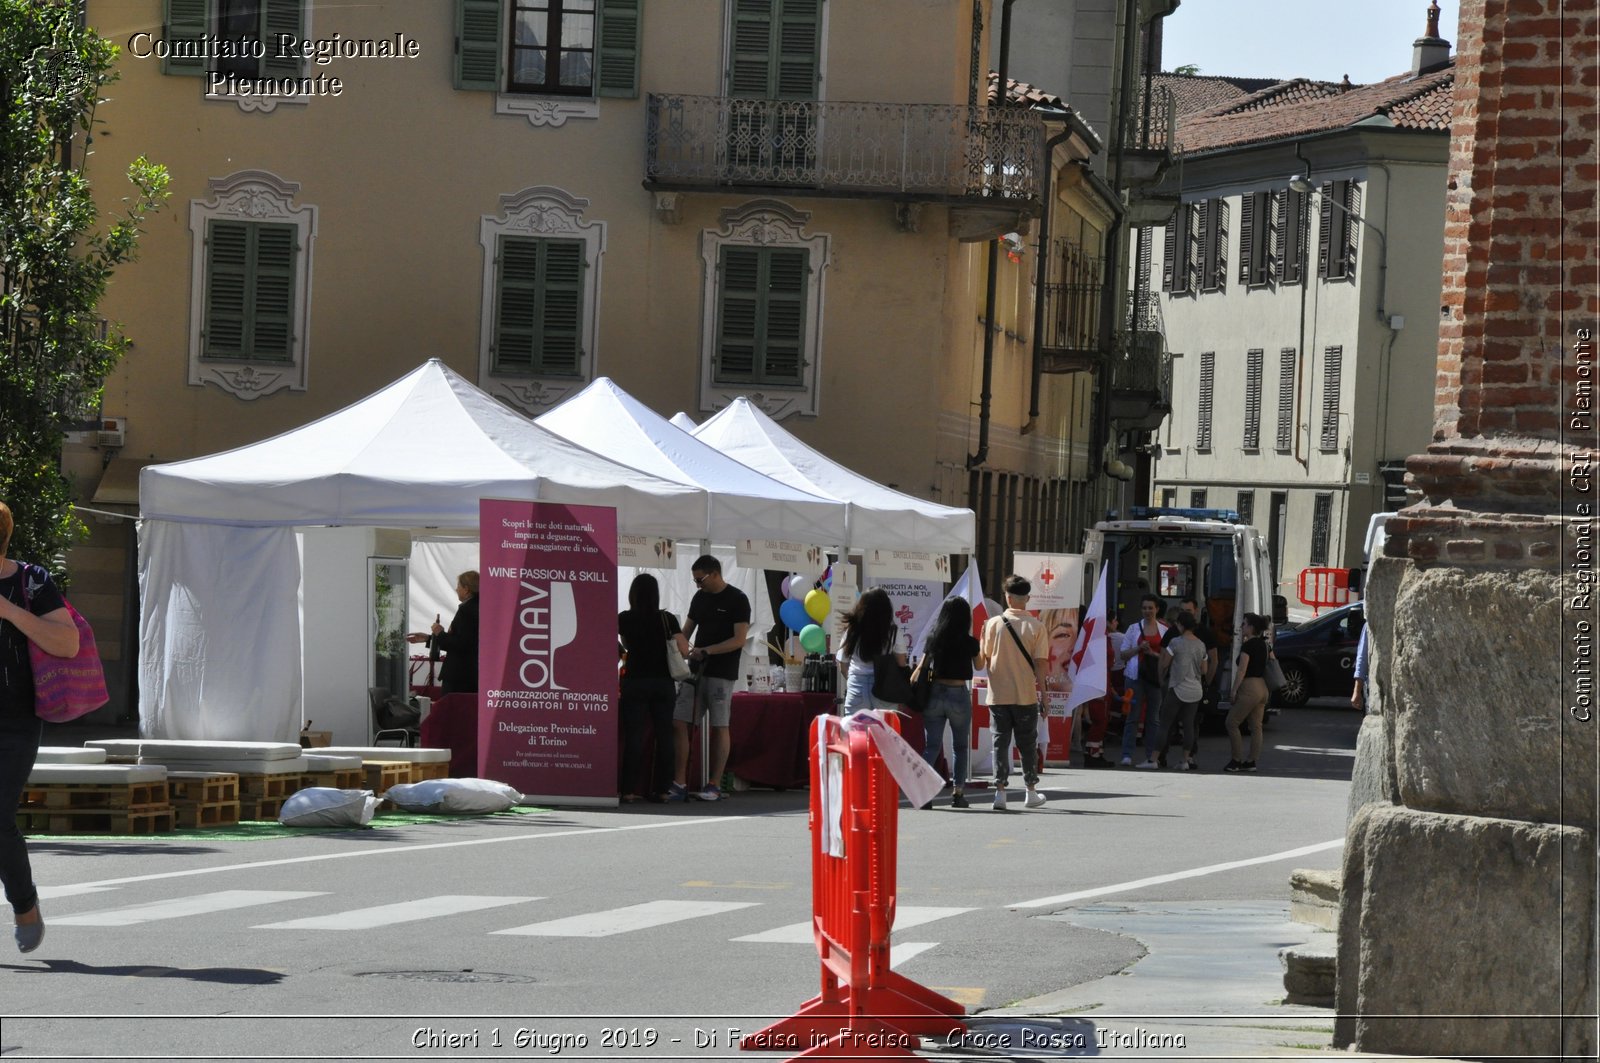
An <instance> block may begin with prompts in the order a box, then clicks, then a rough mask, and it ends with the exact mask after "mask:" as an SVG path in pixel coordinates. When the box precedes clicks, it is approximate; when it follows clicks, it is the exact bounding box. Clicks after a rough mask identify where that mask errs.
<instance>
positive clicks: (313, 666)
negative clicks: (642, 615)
mask: <svg viewBox="0 0 1600 1063" xmlns="http://www.w3.org/2000/svg"><path fill="white" fill-rule="evenodd" d="M139 495H140V498H139V502H140V513H141V518H142V519H141V523H140V529H139V584H140V591H141V602H140V648H139V658H140V660H139V681H140V731H141V733H142V734H144V735H146V736H148V737H156V738H200V739H244V740H250V739H256V740H263V739H264V740H293V737H294V735H295V734H296V733H297V732H298V730H299V729H300V726H301V723H302V718H303V717H304V718H309V719H314V720H316V721H317V722H318V724H319V726H325V725H329V724H331V725H333V726H332V729H334V730H335V731H336V732H338V731H339V730H341V729H342V728H348V729H349V730H350V731H351V732H352V736H355V735H360V736H362V737H363V738H364V735H365V731H366V726H367V724H366V719H367V712H368V709H367V703H366V690H365V686H366V678H365V660H366V658H367V657H368V656H370V653H371V642H370V636H369V634H368V617H367V615H366V612H367V606H366V602H367V595H366V589H365V584H366V579H367V571H366V562H365V559H366V558H367V557H369V556H372V555H374V554H390V555H399V556H405V555H406V553H407V552H408V550H409V537H408V534H407V533H409V532H411V531H412V530H420V529H459V530H461V532H462V533H463V534H465V533H469V532H470V531H471V530H472V529H475V528H476V527H477V525H478V500H479V499H480V498H489V497H492V498H512V499H527V500H543V501H552V502H564V503H568V504H587V505H601V506H612V507H615V508H616V510H617V521H618V526H619V527H620V528H621V529H623V530H625V531H628V532H632V533H637V534H643V535H660V536H670V537H687V536H690V535H694V534H697V533H698V531H697V530H698V529H699V528H701V527H703V525H704V521H705V513H706V498H705V492H704V491H703V490H701V489H700V488H698V487H693V486H690V485H687V484H683V483H677V482H672V481H668V480H663V479H660V478H658V477H654V476H651V475H649V474H648V473H644V472H641V471H639V470H637V469H632V468H629V467H627V466H625V465H621V464H619V463H617V462H614V461H611V460H609V459H606V458H603V457H601V456H600V455H598V454H594V453H592V452H590V451H588V450H585V449H584V448H582V447H580V446H577V445H576V444H573V443H571V442H569V441H567V440H565V439H562V438H561V437H559V436H557V435H555V434H553V433H551V432H549V431H546V430H544V429H541V428H539V427H538V426H537V425H535V424H533V423H532V422H531V421H529V420H528V419H527V418H525V417H522V416H521V415H519V414H517V413H515V412H514V411H512V410H510V409H508V408H506V407H505V406H503V405H501V404H500V403H499V402H498V401H496V400H495V399H493V398H491V397H490V396H489V395H487V394H485V393H484V392H482V391H480V390H478V389H477V388H476V387H474V386H473V385H472V384H471V383H470V382H468V381H467V380H466V379H464V378H463V377H461V376H459V375H458V374H456V373H454V372H452V371H451V370H450V369H448V368H446V367H445V366H444V365H443V364H442V363H441V362H439V361H438V360H437V359H434V360H430V361H429V362H428V363H427V364H425V365H423V366H421V367H420V368H418V369H416V370H415V371H413V372H412V373H410V374H408V375H406V376H405V377H402V378H401V379H400V380H398V381H396V382H394V383H393V384H390V385H389V386H388V387H385V388H383V389H382V390H380V391H378V392H375V393H374V394H372V395H370V396H368V397H367V398H365V399H363V400H361V401H360V402H357V403H355V404H354V405H352V406H349V407H346V408H345V409H343V410H340V411H338V412H336V413H333V414H330V415H328V416H327V417H324V418H322V419H321V420H318V421H315V422H312V423H311V424H308V425H305V426H303V427H301V428H297V429H294V430H293V431H290V432H286V433H284V434H282V435H279V436H276V437H274V438H272V439H268V440H265V441H263V442H261V443H256V444H252V445H250V446H246V447H241V448H238V449H236V450H231V451H227V452H224V453H221V454H214V455H210V456H208V457H202V458H195V459H192V460H189V461H181V462H173V463H170V464H166V465H155V466H150V467H148V468H146V469H145V470H144V471H143V473H142V474H141V477H140V492H139ZM330 675H331V676H334V678H332V679H328V678H327V676H330ZM302 676H304V679H302ZM336 737H342V736H338V735H337V734H336Z"/></svg>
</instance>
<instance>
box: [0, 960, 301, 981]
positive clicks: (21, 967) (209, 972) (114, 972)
mask: <svg viewBox="0 0 1600 1063" xmlns="http://www.w3.org/2000/svg"><path fill="white" fill-rule="evenodd" d="M40 962H41V963H43V964H44V966H43V967H42V968H41V967H39V966H37V965H35V964H19V963H5V964H0V971H16V972H17V973H18V974H100V975H110V976H112V977H114V978H182V979H187V980H188V981H191V982H215V983H217V984H219V985H277V984H278V983H279V982H282V981H283V980H284V978H285V977H286V976H285V975H284V974H283V973H282V972H281V971H263V970H258V969H256V968H251V967H196V968H183V967H135V966H127V965H123V966H116V967H95V966H93V965H91V964H87V963H79V962H78V961H76V960H42V961H40Z"/></svg>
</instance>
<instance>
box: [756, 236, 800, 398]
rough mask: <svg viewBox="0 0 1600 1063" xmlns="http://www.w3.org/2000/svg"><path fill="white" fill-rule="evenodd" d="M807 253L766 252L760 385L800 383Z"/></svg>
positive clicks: (794, 250)
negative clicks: (764, 311) (764, 310)
mask: <svg viewBox="0 0 1600 1063" xmlns="http://www.w3.org/2000/svg"><path fill="white" fill-rule="evenodd" d="M807 257H808V256H807V254H806V252H805V251H804V250H803V249H801V248H792V247H775V248H769V249H767V252H766V263H765V265H766V271H765V272H766V284H765V286H764V287H765V291H764V292H763V294H764V295H765V297H766V308H765V309H766V313H765V315H764V317H765V321H764V322H763V325H764V328H763V336H762V341H763V342H762V344H761V347H762V351H761V354H762V358H761V382H762V383H764V384H800V383H801V382H802V371H803V369H804V368H805V334H806V323H805V317H806V274H807V272H808V270H807V262H806V259H807Z"/></svg>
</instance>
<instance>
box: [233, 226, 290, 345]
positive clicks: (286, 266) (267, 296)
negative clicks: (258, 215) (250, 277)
mask: <svg viewBox="0 0 1600 1063" xmlns="http://www.w3.org/2000/svg"><path fill="white" fill-rule="evenodd" d="M250 229H251V234H250V235H251V236H252V237H253V238H254V241H255V254H254V259H255V263H254V264H255V284H254V286H253V289H252V291H251V304H252V305H251V315H250V335H249V345H248V348H247V352H246V353H247V354H248V355H249V356H250V357H252V358H260V359H265V360H269V361H284V362H287V361H290V360H291V359H292V358H293V356H294V265H295V252H296V251H297V250H298V248H297V247H296V240H297V237H298V233H297V232H296V230H295V227H294V226H292V225H252V226H251V227H250Z"/></svg>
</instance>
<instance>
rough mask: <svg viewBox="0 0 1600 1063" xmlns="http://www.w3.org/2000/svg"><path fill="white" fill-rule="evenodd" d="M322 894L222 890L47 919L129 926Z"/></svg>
mask: <svg viewBox="0 0 1600 1063" xmlns="http://www.w3.org/2000/svg"><path fill="white" fill-rule="evenodd" d="M325 896H327V894H326V893H321V892H315V891H312V892H308V891H304V890H222V891H221V892H219V893H202V894H199V895H197V896H194V897H178V898H174V899H172V900H165V901H151V902H149V903H148V904H130V905H127V906H125V907H122V908H107V909H105V910H104V911H99V912H80V913H79V914H77V915H66V916H51V917H50V922H51V923H52V924H54V925H56V926H133V925H134V924H136V923H150V922H154V921H155V920H157V919H179V918H182V917H184V916H188V915H208V914H210V913H212V912H226V911H230V910H232V909H234V908H250V907H253V906H255V905H258V904H277V903H279V902H281V901H299V900H304V899H305V898H307V897H325Z"/></svg>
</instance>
